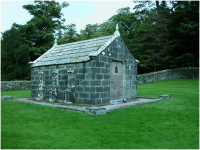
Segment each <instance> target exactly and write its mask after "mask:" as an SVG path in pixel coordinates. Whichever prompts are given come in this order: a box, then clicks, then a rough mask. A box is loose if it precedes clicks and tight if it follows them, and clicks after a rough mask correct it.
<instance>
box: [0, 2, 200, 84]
mask: <svg viewBox="0 0 200 150" xmlns="http://www.w3.org/2000/svg"><path fill="white" fill-rule="evenodd" d="M134 2H136V6H135V7H134V8H133V10H134V12H131V11H130V10H131V8H130V7H125V8H120V9H119V10H118V11H117V14H115V15H113V16H112V17H110V18H109V19H108V20H107V21H105V22H103V23H101V24H97V23H96V24H87V25H86V26H85V29H83V30H81V31H80V33H77V31H76V25H75V24H73V23H72V24H69V25H66V26H65V25H64V21H65V19H62V16H63V14H62V13H61V10H62V9H64V8H66V7H67V6H68V5H69V4H68V3H67V2H63V3H62V4H59V3H58V2H55V1H35V5H24V6H23V8H24V9H26V10H27V11H28V12H29V13H30V14H31V15H32V16H33V18H32V19H31V20H29V21H28V22H27V23H26V24H25V25H18V24H16V23H14V24H13V26H12V28H11V29H10V30H8V31H5V32H4V33H3V37H2V39H1V41H2V52H1V54H2V56H3V57H2V80H12V79H30V71H29V72H28V70H30V69H29V68H30V67H29V66H28V65H27V63H28V62H29V61H34V60H36V59H37V58H38V57H39V56H41V55H42V54H43V53H44V52H46V51H47V50H48V49H49V48H51V47H52V46H53V43H54V39H55V37H54V36H56V38H57V41H58V45H59V44H65V43H71V42H76V41H81V40H88V39H92V38H97V37H103V36H108V35H113V33H114V31H115V27H116V24H118V25H119V32H120V37H121V38H122V40H123V41H124V43H125V44H126V46H127V47H128V49H129V50H130V52H131V53H132V54H133V56H134V57H135V58H136V59H138V60H139V61H140V62H139V65H138V73H139V74H142V73H148V72H153V71H159V70H164V69H171V68H178V67H198V66H199V1H171V0H170V1H164V0H161V1H140V2H138V1H134ZM180 18H181V19H180ZM14 30H15V31H14ZM11 31H12V34H15V36H14V37H16V36H18V37H19V39H16V38H14V37H11V36H12V34H11ZM6 39H9V40H6ZM15 40H16V41H15ZM19 43H20V44H19ZM9 45H10V47H11V48H9ZM19 45H20V46H19ZM10 58H11V59H12V60H11V59H10ZM22 58H24V59H22ZM25 74H26V75H25Z"/></svg>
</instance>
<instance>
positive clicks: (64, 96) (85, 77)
mask: <svg viewBox="0 0 200 150" xmlns="http://www.w3.org/2000/svg"><path fill="white" fill-rule="evenodd" d="M138 62H139V61H137V60H136V59H135V58H134V57H133V55H132V54H131V53H130V51H129V50H128V48H127V47H126V45H125V44H124V42H123V41H122V39H121V38H120V33H119V31H118V25H117V27H116V31H115V33H114V35H111V36H105V37H100V38H95V39H90V40H84V41H79V42H74V43H69V44H63V45H57V44H56V42H55V44H54V46H53V47H52V48H51V49H49V50H48V51H47V52H46V53H44V54H43V55H42V56H40V57H39V58H38V59H36V60H35V61H34V62H30V64H31V97H32V98H35V99H36V100H47V101H50V102H64V103H72V102H74V103H78V104H84V105H89V106H98V105H105V104H108V103H110V102H111V101H115V100H120V99H127V100H136V99H137V80H136V76H137V65H138Z"/></svg>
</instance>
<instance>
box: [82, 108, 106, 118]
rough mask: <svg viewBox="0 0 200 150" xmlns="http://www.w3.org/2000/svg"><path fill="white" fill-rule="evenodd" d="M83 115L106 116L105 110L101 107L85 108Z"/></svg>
mask: <svg viewBox="0 0 200 150" xmlns="http://www.w3.org/2000/svg"><path fill="white" fill-rule="evenodd" d="M85 113H86V114H88V115H95V116H97V115H103V114H106V108H101V107H88V108H85Z"/></svg>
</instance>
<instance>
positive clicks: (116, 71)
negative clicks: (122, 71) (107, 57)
mask: <svg viewBox="0 0 200 150" xmlns="http://www.w3.org/2000/svg"><path fill="white" fill-rule="evenodd" d="M115 73H118V67H117V65H116V67H115Z"/></svg>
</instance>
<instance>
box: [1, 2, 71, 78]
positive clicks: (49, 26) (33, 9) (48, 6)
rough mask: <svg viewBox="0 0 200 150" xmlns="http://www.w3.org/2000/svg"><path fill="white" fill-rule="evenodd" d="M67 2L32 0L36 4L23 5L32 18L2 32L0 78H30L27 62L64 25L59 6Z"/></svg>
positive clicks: (42, 48)
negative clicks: (23, 23) (0, 69)
mask: <svg viewBox="0 0 200 150" xmlns="http://www.w3.org/2000/svg"><path fill="white" fill-rule="evenodd" d="M68 5H69V4H68V3H67V2H63V3H62V4H59V3H58V2H55V1H35V5H30V4H28V5H24V6H23V8H24V9H26V10H28V12H29V13H30V14H31V15H33V18H32V19H31V20H29V21H28V22H27V23H26V24H25V25H18V24H16V23H14V24H13V26H12V28H11V29H10V30H7V31H5V32H4V33H3V36H2V39H1V42H2V52H1V53H2V56H3V57H2V75H3V78H2V79H3V80H12V79H20V80H21V79H26V80H29V79H30V66H29V65H28V62H30V61H34V60H36V59H37V58H38V57H39V56H41V55H42V54H43V53H44V52H46V51H47V50H48V49H49V48H51V47H52V46H53V43H54V33H55V31H56V30H61V29H64V28H65V26H64V25H63V23H64V21H65V19H62V18H61V17H62V15H63V14H62V13H61V10H62V9H63V8H65V7H67V6H68Z"/></svg>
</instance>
